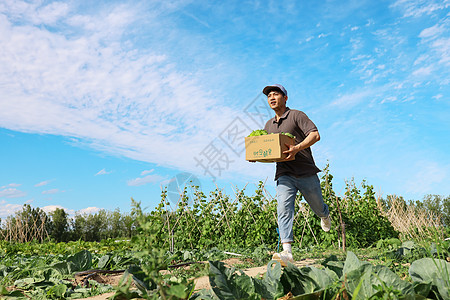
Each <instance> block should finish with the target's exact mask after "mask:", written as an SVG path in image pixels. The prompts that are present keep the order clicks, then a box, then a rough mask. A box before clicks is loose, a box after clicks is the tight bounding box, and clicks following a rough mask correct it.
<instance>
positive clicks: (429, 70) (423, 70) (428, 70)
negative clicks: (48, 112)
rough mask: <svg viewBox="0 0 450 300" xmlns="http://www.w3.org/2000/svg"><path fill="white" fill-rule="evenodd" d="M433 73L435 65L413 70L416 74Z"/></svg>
mask: <svg viewBox="0 0 450 300" xmlns="http://www.w3.org/2000/svg"><path fill="white" fill-rule="evenodd" d="M432 73H433V66H428V67H422V68H419V69H417V70H415V71H413V72H412V75H414V76H429V75H430V74H432Z"/></svg>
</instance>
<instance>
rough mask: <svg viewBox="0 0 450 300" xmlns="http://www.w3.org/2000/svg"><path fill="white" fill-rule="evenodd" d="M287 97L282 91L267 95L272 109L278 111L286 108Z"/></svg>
mask: <svg viewBox="0 0 450 300" xmlns="http://www.w3.org/2000/svg"><path fill="white" fill-rule="evenodd" d="M286 100H287V96H285V95H283V93H282V92H280V91H276V90H275V91H271V92H270V93H269V94H267V102H268V103H269V106H270V108H272V109H274V110H276V109H279V108H283V107H286Z"/></svg>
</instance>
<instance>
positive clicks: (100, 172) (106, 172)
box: [94, 169, 113, 176]
mask: <svg viewBox="0 0 450 300" xmlns="http://www.w3.org/2000/svg"><path fill="white" fill-rule="evenodd" d="M112 172H113V171H106V169H101V170H100V171H98V172H97V173H96V174H95V175H94V176H97V175H108V174H111V173H112Z"/></svg>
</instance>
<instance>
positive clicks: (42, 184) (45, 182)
mask: <svg viewBox="0 0 450 300" xmlns="http://www.w3.org/2000/svg"><path fill="white" fill-rule="evenodd" d="M50 182H52V180H44V181H41V182H39V183H36V184H35V185H34V186H35V187H40V186H44V185H47V184H49V183H50Z"/></svg>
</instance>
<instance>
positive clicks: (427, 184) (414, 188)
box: [404, 160, 449, 195]
mask: <svg viewBox="0 0 450 300" xmlns="http://www.w3.org/2000/svg"><path fill="white" fill-rule="evenodd" d="M414 165H415V167H414V169H415V170H419V171H417V172H415V173H411V174H410V175H409V176H407V177H406V178H405V182H406V184H405V186H404V189H405V190H406V191H407V192H409V193H415V194H422V195H425V194H429V193H433V190H436V186H437V185H440V184H442V182H443V181H444V180H445V178H448V170H449V168H448V167H449V166H445V165H444V166H443V165H440V164H439V163H437V162H435V161H423V160H422V161H418V162H416V163H415V164H414Z"/></svg>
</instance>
